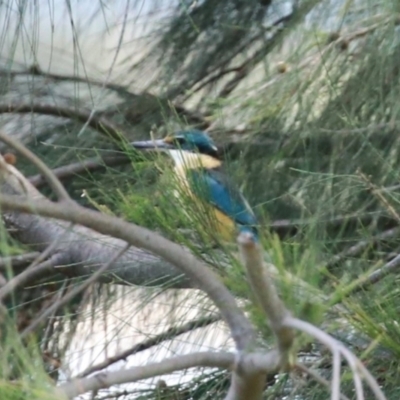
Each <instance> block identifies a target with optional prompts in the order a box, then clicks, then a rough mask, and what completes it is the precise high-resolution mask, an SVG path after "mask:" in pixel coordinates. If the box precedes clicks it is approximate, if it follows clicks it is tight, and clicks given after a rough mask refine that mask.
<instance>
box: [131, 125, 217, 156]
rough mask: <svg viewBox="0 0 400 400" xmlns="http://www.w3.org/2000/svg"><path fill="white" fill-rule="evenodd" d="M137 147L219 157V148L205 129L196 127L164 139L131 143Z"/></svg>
mask: <svg viewBox="0 0 400 400" xmlns="http://www.w3.org/2000/svg"><path fill="white" fill-rule="evenodd" d="M131 144H132V146H133V147H134V148H136V149H159V150H179V149H180V150H183V151H189V152H193V153H197V152H198V153H200V154H206V155H209V156H212V157H215V158H217V157H218V148H217V146H216V145H215V143H214V142H213V140H212V139H211V138H210V136H208V135H207V133H205V132H203V131H199V130H196V129H192V130H187V131H179V132H176V133H174V134H171V135H168V136H166V137H165V138H164V139H158V140H146V141H140V142H133V143H131Z"/></svg>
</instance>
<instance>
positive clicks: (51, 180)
mask: <svg viewBox="0 0 400 400" xmlns="http://www.w3.org/2000/svg"><path fill="white" fill-rule="evenodd" d="M0 141H2V142H4V143H6V144H7V145H8V146H10V147H12V148H13V149H14V150H16V151H17V152H18V153H20V154H22V155H23V156H24V157H25V158H26V159H27V160H28V161H30V162H31V163H32V164H34V165H35V166H36V167H37V168H38V170H39V171H40V172H41V173H42V175H43V176H44V177H45V178H46V180H47V182H48V184H49V186H50V187H51V188H52V189H53V190H54V192H55V194H56V195H57V197H58V200H59V201H72V200H71V197H70V195H69V194H68V192H67V191H66V190H65V188H64V186H63V185H62V184H61V183H60V181H59V180H58V179H57V178H55V177H54V175H53V173H52V172H51V170H50V168H49V167H48V166H47V165H46V164H45V163H44V162H43V161H42V160H41V159H40V158H39V157H37V156H36V155H35V154H33V153H32V152H31V151H30V150H29V149H28V148H27V147H25V146H24V145H23V144H21V143H20V142H18V141H17V140H14V139H13V138H12V137H11V136H9V135H6V134H5V133H3V132H1V131H0Z"/></svg>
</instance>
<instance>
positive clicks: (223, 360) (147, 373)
mask: <svg viewBox="0 0 400 400" xmlns="http://www.w3.org/2000/svg"><path fill="white" fill-rule="evenodd" d="M234 360H235V356H234V355H233V354H232V353H222V352H221V353H213V352H202V353H192V354H188V355H184V356H180V357H174V358H168V359H165V360H163V361H161V362H158V363H152V364H148V365H143V366H139V367H133V368H129V369H125V370H119V371H112V372H102V373H99V374H96V375H95V376H93V377H90V378H84V379H74V380H72V381H71V382H69V383H65V384H63V385H60V386H59V387H58V389H59V391H60V394H61V395H64V396H67V398H69V399H73V398H74V397H76V396H79V395H80V394H83V393H86V392H89V391H93V390H99V389H104V388H108V387H111V386H113V385H118V384H122V383H130V382H137V381H140V380H142V379H147V378H152V377H155V376H159V375H164V374H169V373H172V372H175V371H181V370H185V369H188V368H194V367H210V368H224V369H230V368H231V367H232V364H233V362H234Z"/></svg>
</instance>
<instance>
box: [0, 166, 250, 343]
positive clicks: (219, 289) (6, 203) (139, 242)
mask: <svg viewBox="0 0 400 400" xmlns="http://www.w3.org/2000/svg"><path fill="white" fill-rule="evenodd" d="M32 162H34V160H32ZM0 166H1V170H0V172H1V175H2V177H3V180H5V178H7V177H8V178H13V177H14V178H16V177H18V179H14V181H13V180H12V179H8V180H7V183H9V184H10V181H11V182H12V183H13V184H14V186H18V185H21V183H20V181H21V180H22V185H23V187H24V189H25V191H24V192H25V193H26V194H29V193H30V194H31V196H29V197H26V196H24V197H21V196H10V195H6V194H5V193H4V191H3V194H2V196H1V199H0V205H1V208H2V210H5V211H19V212H22V213H26V214H38V215H40V216H43V217H49V218H56V219H60V220H63V221H68V222H71V223H74V224H79V225H83V226H86V227H87V228H89V229H93V230H95V231H97V232H98V233H102V234H104V235H108V236H111V237H114V238H117V239H121V240H123V241H125V242H126V243H128V244H130V245H131V246H135V247H138V248H141V249H144V250H147V251H149V252H151V253H154V254H157V255H158V256H160V257H161V258H163V259H165V260H166V261H168V262H169V263H170V264H172V265H174V266H176V267H177V268H178V269H179V270H181V271H182V272H183V273H184V274H185V275H186V276H187V277H188V278H189V279H190V280H191V281H192V282H193V283H194V284H195V285H196V286H197V287H198V288H200V289H201V290H203V291H204V292H205V293H207V294H208V296H209V297H210V298H211V300H212V301H213V302H214V303H215V305H216V306H217V307H218V309H219V311H220V312H221V315H222V317H223V319H224V320H225V322H226V323H227V324H228V325H229V327H230V330H231V332H232V336H233V339H234V340H235V343H236V345H237V347H238V349H243V348H246V347H248V346H249V344H250V343H252V342H253V341H254V340H255V331H254V329H253V327H252V326H251V324H250V322H249V321H248V319H247V318H246V317H245V316H244V313H243V312H242V310H240V308H239V307H238V306H237V304H236V301H235V298H234V297H233V296H232V295H231V293H230V292H229V291H228V289H227V288H226V287H225V286H224V285H223V284H222V282H221V281H220V280H219V278H218V276H217V275H215V273H214V272H212V271H211V270H210V269H209V268H207V266H206V265H205V264H203V263H202V262H201V261H200V260H198V259H197V258H196V257H195V256H193V255H192V254H191V253H190V252H189V251H188V250H187V249H186V248H184V247H182V246H180V245H178V244H175V243H173V242H171V241H169V240H167V239H165V238H163V237H162V236H161V235H159V234H157V233H155V232H152V231H150V230H148V229H145V228H142V227H139V226H136V225H134V224H131V223H128V222H126V221H124V220H122V219H120V218H116V217H113V216H110V215H104V214H101V213H99V212H97V211H93V210H89V209H86V208H84V207H81V206H79V205H78V204H77V203H74V202H73V201H68V202H63V203H62V204H61V203H60V204H58V203H53V202H51V201H49V200H47V199H45V198H44V197H43V196H41V195H40V193H38V192H37V190H36V189H35V188H33V186H32V185H30V184H29V182H27V181H26V179H25V178H24V177H23V176H22V174H20V173H19V172H18V171H17V170H16V169H15V168H14V167H13V166H11V165H9V164H6V163H5V162H4V161H2V162H1V163H0ZM50 174H51V175H52V178H53V179H55V180H57V178H56V177H55V176H54V174H52V172H51V171H50ZM15 180H16V182H15ZM58 182H59V181H58ZM60 185H61V183H60ZM18 192H20V191H17V193H18ZM14 193H15V190H14ZM38 198H39V199H40V200H39V201H38V200H37V199H38ZM85 261H86V260H85Z"/></svg>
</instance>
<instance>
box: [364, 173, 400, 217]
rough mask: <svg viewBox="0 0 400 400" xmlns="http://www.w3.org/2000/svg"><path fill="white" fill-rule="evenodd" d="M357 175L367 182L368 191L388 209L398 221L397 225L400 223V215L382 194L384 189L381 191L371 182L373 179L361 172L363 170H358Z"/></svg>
mask: <svg viewBox="0 0 400 400" xmlns="http://www.w3.org/2000/svg"><path fill="white" fill-rule="evenodd" d="M357 173H358V175H359V176H360V177H361V179H362V180H363V181H364V182H365V184H366V185H367V186H368V189H369V190H370V191H371V193H372V194H373V195H374V196H375V197H376V198H377V199H378V200H379V202H380V203H381V204H382V205H383V206H384V207H385V208H386V210H387V212H388V213H389V214H390V215H391V216H392V217H393V218H394V219H395V220H396V221H397V223H400V215H399V214H398V213H397V211H396V210H395V208H394V207H393V206H392V205H391V204H390V203H389V201H388V200H387V199H386V197H385V196H384V195H383V194H382V189H379V188H378V187H377V186H376V185H375V184H374V183H373V182H372V181H371V179H370V178H369V177H368V176H367V175H365V174H364V173H363V172H362V171H361V169H358V171H357Z"/></svg>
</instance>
